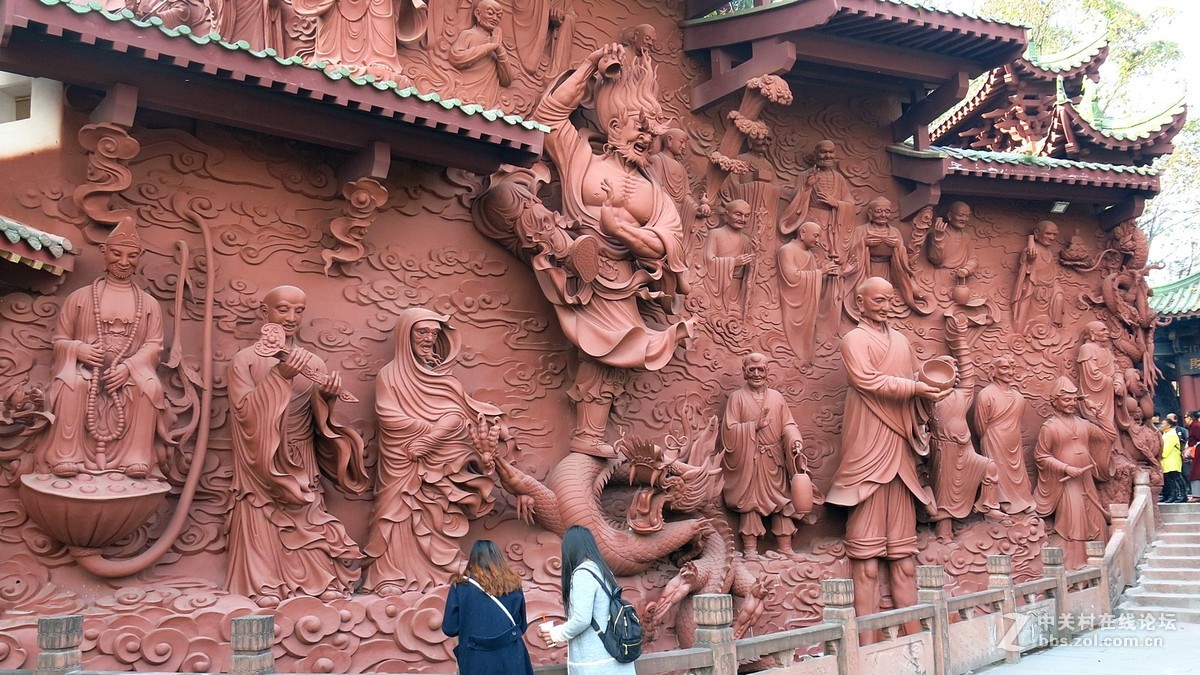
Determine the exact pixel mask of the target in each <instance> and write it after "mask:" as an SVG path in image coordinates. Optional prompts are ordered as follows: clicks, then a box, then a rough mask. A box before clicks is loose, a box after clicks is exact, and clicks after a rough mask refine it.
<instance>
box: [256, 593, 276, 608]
mask: <svg viewBox="0 0 1200 675" xmlns="http://www.w3.org/2000/svg"><path fill="white" fill-rule="evenodd" d="M254 604H256V605H258V606H259V607H262V608H263V609H274V608H276V607H278V606H279V598H277V597H275V596H274V595H260V596H258V598H257V599H256V600H255V601H254Z"/></svg>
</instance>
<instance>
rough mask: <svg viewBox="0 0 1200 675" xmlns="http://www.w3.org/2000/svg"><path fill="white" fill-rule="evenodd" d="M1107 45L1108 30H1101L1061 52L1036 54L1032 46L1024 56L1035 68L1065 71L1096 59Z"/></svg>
mask: <svg viewBox="0 0 1200 675" xmlns="http://www.w3.org/2000/svg"><path fill="white" fill-rule="evenodd" d="M1107 45H1108V33H1107V31H1101V32H1100V33H1099V34H1098V35H1096V37H1094V38H1092V39H1091V41H1089V42H1085V43H1082V44H1078V45H1075V46H1072V47H1068V48H1067V49H1064V50H1063V51H1061V52H1056V53H1054V54H1047V55H1045V56H1041V55H1038V54H1036V53H1035V50H1034V49H1032V48H1030V49H1028V50H1026V51H1025V55H1024V56H1023V57H1022V58H1024V59H1025V60H1026V61H1028V62H1029V64H1030V65H1032V66H1034V67H1035V68H1040V69H1042V70H1048V71H1050V72H1052V73H1064V72H1067V71H1069V70H1075V69H1076V68H1078V67H1080V66H1082V65H1084V64H1086V63H1088V62H1090V61H1091V60H1092V59H1095V58H1096V57H1097V56H1098V55H1099V54H1100V52H1101V51H1103V49H1104V48H1105V47H1106V46H1107Z"/></svg>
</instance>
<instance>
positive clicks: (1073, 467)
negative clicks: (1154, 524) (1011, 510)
mask: <svg viewBox="0 0 1200 675" xmlns="http://www.w3.org/2000/svg"><path fill="white" fill-rule="evenodd" d="M1053 396H1054V398H1052V399H1051V401H1050V404H1051V406H1053V408H1054V414H1053V415H1052V416H1051V417H1050V418H1049V419H1047V420H1046V421H1045V423H1043V424H1042V429H1041V431H1039V432H1038V440H1037V450H1036V451H1035V454H1034V459H1035V460H1036V462H1037V467H1038V483H1037V488H1036V490H1035V491H1034V502H1035V503H1036V505H1037V514H1038V515H1039V516H1042V517H1043V518H1044V517H1048V516H1054V531H1055V532H1056V533H1057V534H1058V535H1059V536H1060V537H1062V539H1063V553H1064V556H1065V562H1066V566H1067V567H1068V568H1069V569H1077V568H1079V567H1082V566H1083V565H1084V564H1086V562H1087V552H1086V544H1087V542H1088V541H1103V540H1104V539H1105V538H1106V537H1105V520H1106V519H1107V516H1108V514H1107V512H1106V511H1105V509H1104V506H1103V505H1102V504H1101V503H1100V493H1099V492H1098V491H1097V489H1096V476H1097V469H1098V467H1099V466H1100V463H1101V461H1104V462H1107V455H1108V452H1109V449H1110V448H1111V445H1112V440H1111V439H1110V438H1109V437H1108V435H1107V434H1106V433H1105V432H1104V431H1103V430H1101V429H1100V427H1098V426H1096V425H1095V424H1092V423H1091V422H1089V421H1087V420H1085V419H1083V418H1081V417H1079V415H1078V410H1079V389H1078V388H1077V387H1076V386H1075V383H1073V382H1071V380H1069V379H1067V378H1066V377H1060V378H1058V381H1057V382H1056V383H1055V386H1054V392H1053Z"/></svg>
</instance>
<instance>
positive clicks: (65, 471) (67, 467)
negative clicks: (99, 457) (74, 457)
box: [50, 462, 83, 478]
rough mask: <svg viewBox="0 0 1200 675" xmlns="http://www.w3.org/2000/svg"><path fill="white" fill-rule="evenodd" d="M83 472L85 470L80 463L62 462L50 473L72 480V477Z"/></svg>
mask: <svg viewBox="0 0 1200 675" xmlns="http://www.w3.org/2000/svg"><path fill="white" fill-rule="evenodd" d="M82 470H83V466H82V465H81V464H79V463H78V462H60V463H58V464H55V465H54V466H53V467H52V468H51V469H50V472H51V473H53V474H54V475H55V476H61V477H63V478H70V477H71V476H75V475H78V474H79V472H80V471H82Z"/></svg>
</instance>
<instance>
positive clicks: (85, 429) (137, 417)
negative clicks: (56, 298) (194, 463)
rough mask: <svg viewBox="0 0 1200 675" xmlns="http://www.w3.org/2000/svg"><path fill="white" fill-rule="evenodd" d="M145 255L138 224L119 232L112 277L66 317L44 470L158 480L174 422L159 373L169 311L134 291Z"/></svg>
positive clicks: (58, 344) (111, 251)
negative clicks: (134, 278) (113, 473)
mask: <svg viewBox="0 0 1200 675" xmlns="http://www.w3.org/2000/svg"><path fill="white" fill-rule="evenodd" d="M142 250H143V247H142V243H141V239H140V238H139V237H138V236H137V232H136V230H135V228H134V226H133V224H132V222H130V223H127V224H123V225H121V226H118V227H117V228H116V229H115V230H113V232H112V234H111V235H109V237H108V239H107V240H106V241H105V243H104V244H103V245H102V246H101V247H100V251H101V254H102V255H103V256H104V264H105V276H104V277H103V278H101V279H96V280H95V281H94V282H92V283H91V284H90V285H88V286H85V287H83V288H81V289H79V290H77V291H75V292H73V293H71V294H70V295H69V296H67V299H66V301H65V302H63V305H62V309H60V310H59V314H58V326H57V328H56V329H55V331H54V341H53V344H54V363H53V364H52V365H51V371H50V372H51V376H52V378H53V379H52V380H51V382H50V392H49V397H48V400H49V405H50V410H51V411H52V412H53V414H54V416H55V421H54V423H53V424H51V425H50V428H49V431H48V432H47V433H46V434H45V435H44V436H42V438H41V440H40V444H39V445H38V447H37V453H36V457H37V460H38V466H39V470H42V471H50V472H52V473H54V474H55V475H58V476H74V475H75V474H77V473H80V472H81V471H99V470H105V469H115V470H117V471H122V472H124V473H126V474H128V475H129V476H131V477H134V478H144V477H146V476H148V475H150V474H151V473H152V472H154V473H155V475H157V472H156V471H155V469H156V468H157V466H158V458H159V457H160V456H165V446H164V440H165V439H166V438H167V436H168V432H167V428H168V426H169V425H170V423H171V419H172V416H171V414H170V412H169V411H168V410H167V406H166V397H165V395H164V393H163V387H162V382H161V381H159V379H158V374H157V373H156V372H155V370H156V368H157V367H158V361H159V355H160V354H161V353H162V345H163V326H162V309H161V308H159V306H158V301H157V300H155V299H154V297H153V296H151V295H150V294H149V293H147V292H145V291H143V290H142V289H140V288H138V287H137V286H136V285H134V284H133V282H132V281H131V277H132V276H133V273H134V272H135V271H136V269H137V264H138V260H139V259H140V257H141V254H142Z"/></svg>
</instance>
